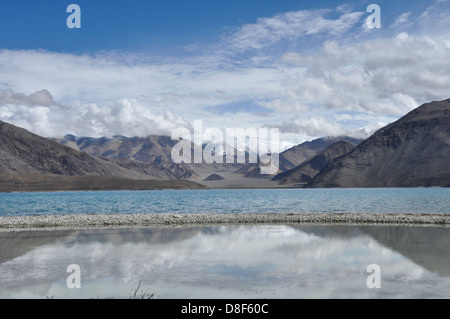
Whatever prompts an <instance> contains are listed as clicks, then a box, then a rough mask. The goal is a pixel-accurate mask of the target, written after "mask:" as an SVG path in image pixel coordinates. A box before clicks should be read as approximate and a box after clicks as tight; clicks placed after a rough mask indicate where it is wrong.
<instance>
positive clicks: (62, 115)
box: [0, 0, 450, 145]
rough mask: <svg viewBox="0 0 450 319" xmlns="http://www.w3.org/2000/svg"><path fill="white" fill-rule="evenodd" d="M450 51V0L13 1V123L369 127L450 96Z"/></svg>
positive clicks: (58, 130) (7, 32) (9, 75)
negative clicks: (372, 9) (376, 10)
mask: <svg viewBox="0 0 450 319" xmlns="http://www.w3.org/2000/svg"><path fill="white" fill-rule="evenodd" d="M71 3H75V4H78V5H79V6H80V8H81V29H69V28H67V26H66V19H67V17H68V16H69V13H67V12H66V8H67V6H68V5H69V4H71ZM371 3H376V4H378V5H379V6H380V8H381V23H382V27H381V28H380V29H368V28H367V26H366V24H365V21H366V19H367V17H368V16H369V15H370V14H369V13H367V12H366V8H367V6H368V5H369V4H371ZM448 61H450V0H427V1H418V0H415V1H414V0H413V1H404V0H398V1H384V0H383V1H381V0H380V1H373V0H371V1H365V0H361V1H334V0H328V1H300V0H295V1H294V0H277V1H274V0H270V1H269V0H250V1H236V0H209V1H206V0H191V1H182V0H165V1H156V0H152V1H142V0H130V1H123V0H122V1H120V0H109V1H97V0H72V1H62V0H47V1H45V0H40V1H35V0H21V1H13V0H2V1H1V2H0V74H2V77H1V78H0V120H2V121H7V122H11V123H14V124H16V125H19V126H22V127H25V128H27V129H29V130H31V131H33V132H36V133H38V134H41V135H44V136H60V135H65V134H68V133H71V134H75V135H85V136H103V135H114V134H120V135H126V136H133V135H140V136H145V135H149V134H165V135H170V132H171V131H172V130H174V129H175V128H177V127H179V126H183V127H188V128H191V127H192V123H193V121H194V120H203V122H204V126H214V127H218V128H225V127H236V126H237V127H278V128H280V131H281V133H282V139H283V143H285V144H283V145H293V144H297V143H300V142H302V141H304V140H310V139H312V138H316V137H319V136H324V135H340V134H350V135H351V134H353V135H358V134H359V135H361V136H363V135H364V134H367V133H368V132H369V133H370V132H372V131H373V130H375V129H377V128H379V127H381V126H383V125H386V124H388V123H389V122H392V121H394V120H395V119H397V118H399V117H400V116H401V115H403V114H405V113H406V112H408V111H410V110H412V109H413V108H415V107H417V106H419V105H420V104H422V103H425V102H428V101H431V100H439V99H445V98H449V97H450V93H449V92H448V87H450V70H449V68H450V67H449V63H448Z"/></svg>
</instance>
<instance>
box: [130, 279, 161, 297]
mask: <svg viewBox="0 0 450 319" xmlns="http://www.w3.org/2000/svg"><path fill="white" fill-rule="evenodd" d="M154 296H155V294H154V293H152V294H150V293H148V292H146V291H143V290H142V289H141V281H139V284H138V286H137V287H136V289H135V290H134V293H133V295H132V296H130V298H129V299H153V298H154Z"/></svg>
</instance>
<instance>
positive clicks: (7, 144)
mask: <svg viewBox="0 0 450 319" xmlns="http://www.w3.org/2000/svg"><path fill="white" fill-rule="evenodd" d="M127 165H129V166H132V163H127ZM124 166H126V165H123V166H120V165H118V164H116V163H114V162H113V161H110V160H108V159H101V158H96V157H94V156H91V155H89V154H87V153H85V152H80V151H77V150H75V149H73V148H70V147H67V146H64V145H61V144H59V143H57V142H55V141H52V140H49V139H46V138H43V137H41V136H38V135H36V134H33V133H30V132H28V131H26V130H24V129H22V128H19V127H16V126H14V125H12V124H8V123H4V122H1V121H0V184H1V187H0V188H1V191H14V190H23V191H26V190H36V189H39V190H45V189H51V190H58V189H71V190H74V189H122V188H124V187H126V188H127V189H136V187H137V188H139V189H146V188H150V189H154V188H167V187H171V186H169V185H168V184H155V183H150V181H148V180H153V179H155V177H167V176H168V175H167V174H166V175H164V174H162V173H161V171H160V170H159V171H158V167H157V166H145V167H140V168H139V170H138V169H136V168H135V167H134V170H133V169H128V168H126V167H124ZM43 176H45V177H43ZM61 176H66V178H62V177H61ZM100 176H101V177H102V178H101V179H98V177H100ZM69 177H81V178H69ZM93 177H96V178H97V179H98V180H97V181H94V180H93V179H92V178H93ZM166 179H169V178H166ZM137 180H140V181H139V182H138V181H137ZM143 180H146V181H148V183H143V182H142V181H143ZM136 183H137V184H139V185H134V184H136ZM189 183H191V182H189ZM94 184H95V185H94ZM194 184H195V185H194ZM93 185H94V186H95V187H94V186H93ZM172 186H173V185H172ZM184 186H186V187H196V186H200V185H198V184H196V183H192V185H184Z"/></svg>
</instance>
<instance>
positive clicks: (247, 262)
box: [0, 225, 450, 299]
mask: <svg viewBox="0 0 450 319" xmlns="http://www.w3.org/2000/svg"><path fill="white" fill-rule="evenodd" d="M70 264H78V265H79V266H80V270H81V273H80V274H81V288H79V289H76V288H75V289H69V288H68V287H67V284H66V280H67V278H68V276H69V275H70V274H69V273H68V272H67V266H68V265H70ZM370 264H377V265H379V266H380V284H381V288H372V289H370V288H368V286H367V278H368V276H370V273H368V272H367V266H368V265H370ZM139 282H141V283H142V284H141V287H142V290H141V291H143V292H148V293H154V294H155V297H157V298H183V299H184V298H186V299H188V298H215V299H220V298H273V299H274V298H288V299H294V298H295V299H297V298H450V232H449V229H448V228H442V227H396V226H378V227H374V226H361V227H359V226H358V227H357V226H298V227H294V226H282V225H276V226H249V225H247V226H223V227H204V228H159V229H120V230H84V231H50V232H44V231H41V232H19V233H13V232H10V233H8V232H4V233H0V298H46V297H51V298H129V297H130V296H131V295H132V294H133V292H134V289H135V288H136V287H137V286H138V284H139Z"/></svg>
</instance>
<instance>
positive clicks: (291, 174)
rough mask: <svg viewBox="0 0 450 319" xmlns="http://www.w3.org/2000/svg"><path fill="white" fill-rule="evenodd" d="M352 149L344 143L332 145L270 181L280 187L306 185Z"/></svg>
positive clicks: (353, 146)
mask: <svg viewBox="0 0 450 319" xmlns="http://www.w3.org/2000/svg"><path fill="white" fill-rule="evenodd" d="M354 148H355V145H353V144H351V143H349V142H346V141H339V142H336V143H333V144H331V145H330V146H328V147H327V148H325V149H324V150H322V151H321V152H319V153H318V154H317V155H315V156H313V157H312V158H310V159H309V160H306V161H304V162H303V163H302V164H300V165H299V166H297V167H295V168H293V169H290V170H288V171H286V172H282V173H280V174H278V175H276V176H275V177H274V178H272V180H273V181H279V183H280V184H282V185H283V184H295V183H301V184H306V183H308V182H310V181H311V180H312V179H313V178H314V177H315V176H316V175H317V174H318V173H320V171H322V170H323V169H324V168H325V167H326V166H327V165H330V164H331V163H332V162H333V161H334V160H335V159H337V158H339V157H341V156H343V155H345V154H347V153H348V152H350V151H351V150H353V149H354Z"/></svg>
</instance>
